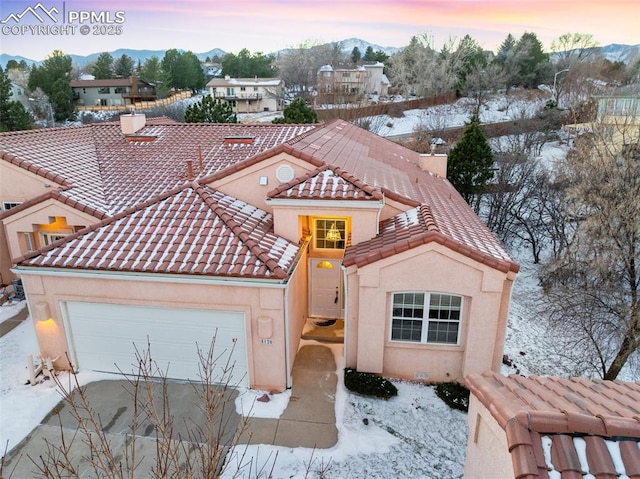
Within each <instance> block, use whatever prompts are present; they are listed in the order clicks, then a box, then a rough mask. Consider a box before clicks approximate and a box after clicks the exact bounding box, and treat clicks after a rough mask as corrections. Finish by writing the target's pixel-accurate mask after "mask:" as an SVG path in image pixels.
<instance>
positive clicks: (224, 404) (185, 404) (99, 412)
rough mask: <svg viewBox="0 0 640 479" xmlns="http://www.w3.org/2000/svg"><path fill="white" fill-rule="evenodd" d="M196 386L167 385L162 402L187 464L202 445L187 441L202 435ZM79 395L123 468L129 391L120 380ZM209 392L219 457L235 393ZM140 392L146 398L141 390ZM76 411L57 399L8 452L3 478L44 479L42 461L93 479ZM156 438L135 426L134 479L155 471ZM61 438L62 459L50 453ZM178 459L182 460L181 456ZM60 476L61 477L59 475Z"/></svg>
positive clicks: (231, 425) (149, 427)
mask: <svg viewBox="0 0 640 479" xmlns="http://www.w3.org/2000/svg"><path fill="white" fill-rule="evenodd" d="M197 387H200V388H202V386H201V385H200V384H195V385H192V384H188V383H184V382H168V383H167V397H168V398H169V401H168V404H169V405H170V412H171V415H172V416H173V435H172V438H173V439H179V438H181V439H183V440H185V441H188V442H190V443H189V444H187V447H186V450H187V451H188V454H189V457H190V458H191V459H192V460H194V459H195V457H196V455H197V447H196V444H197V443H200V442H204V441H202V440H198V439H202V438H203V436H201V435H200V436H197V437H195V438H194V437H193V434H194V431H195V432H196V433H198V434H199V433H200V432H203V428H204V427H205V424H206V423H207V420H206V415H205V411H204V410H203V407H202V404H203V401H202V400H201V399H199V396H198V394H197V393H196V388H197ZM153 388H154V391H153V394H154V397H155V400H154V404H155V405H156V408H158V414H159V415H160V417H162V414H163V413H162V407H163V401H162V397H163V394H162V385H161V383H154V384H153ZM85 391H86V393H85V396H86V398H87V402H88V404H89V405H90V407H91V408H92V410H93V411H94V412H95V413H96V414H94V416H95V417H96V418H97V419H98V420H99V427H98V428H99V429H100V428H101V429H102V431H103V432H104V433H105V437H106V438H107V439H108V442H109V443H110V445H111V447H110V449H111V450H112V451H113V457H114V461H115V462H116V463H122V464H125V463H126V462H125V461H126V454H127V453H130V451H131V447H130V443H131V432H132V431H131V425H132V423H133V420H134V416H135V408H134V401H133V399H132V391H133V387H132V386H131V385H130V384H129V383H128V381H126V380H114V381H109V380H106V381H97V382H94V383H90V384H88V385H87V386H86V387H85ZM215 393H216V394H217V396H216V397H218V398H219V399H218V400H217V401H218V406H217V408H216V413H215V416H214V427H213V428H212V429H213V430H214V431H215V432H214V433H215V436H216V437H219V438H220V441H219V442H220V444H221V445H222V446H223V447H222V448H221V449H220V451H219V453H220V454H223V455H224V454H226V446H228V445H230V444H231V442H232V440H233V437H234V435H235V434H236V430H237V429H238V424H239V422H240V416H239V415H238V414H237V413H236V412H235V405H234V400H235V398H236V396H237V394H238V393H237V391H235V390H233V389H229V390H227V391H224V392H223V391H222V390H221V389H217V390H215ZM141 394H143V395H144V394H146V391H142V392H141ZM74 397H75V398H76V400H78V401H80V398H79V395H77V394H76V395H75V396H74ZM144 397H145V398H146V397H148V396H144ZM146 403H148V401H146ZM79 411H80V413H79V414H77V413H74V411H73V408H72V407H71V406H70V405H69V403H68V402H67V401H64V400H63V401H61V402H60V403H59V404H58V405H57V406H56V407H55V408H54V409H53V410H52V411H51V412H50V413H49V414H48V415H47V416H46V417H45V418H44V419H43V420H42V422H41V423H40V425H39V426H38V427H36V428H35V429H34V430H33V431H32V432H31V433H30V434H29V435H28V436H27V437H26V438H25V439H24V440H23V441H21V442H20V443H19V444H18V445H17V446H16V447H15V448H13V449H12V450H11V451H10V452H9V453H8V455H7V458H6V460H5V464H4V470H3V473H4V475H5V477H13V478H26V477H29V478H31V477H44V476H43V475H42V474H41V469H39V468H38V466H36V464H38V465H39V466H41V467H42V466H43V461H44V462H46V463H48V464H49V465H50V466H51V465H54V464H55V465H56V466H55V467H58V468H59V469H58V470H62V469H61V468H62V467H63V464H65V463H71V464H73V466H74V468H75V471H76V472H77V473H78V475H79V476H80V477H94V475H95V472H94V469H93V467H92V465H91V463H90V460H89V458H90V457H91V452H90V448H89V446H88V442H89V440H88V437H87V435H85V434H82V433H79V432H78V424H79V422H78V417H80V418H82V419H83V420H87V419H88V417H89V414H88V413H87V412H86V410H83V409H82V408H81V409H79ZM88 429H89V430H91V431H95V429H96V428H94V427H93V426H89V428H88ZM156 434H157V431H156V427H155V425H154V424H153V423H152V422H151V421H149V420H144V421H141V423H140V425H139V426H138V427H137V431H136V446H135V461H136V462H139V464H138V466H137V468H136V477H152V474H151V470H152V468H153V469H156V470H157V464H156V457H157V441H156ZM62 436H64V440H65V444H67V445H70V446H69V447H68V448H67V449H68V450H69V451H70V452H69V455H68V459H65V458H64V457H62V456H61V455H60V454H59V453H58V452H56V451H55V450H54V448H59V447H61V445H62ZM95 438H96V435H92V437H91V440H93V441H95ZM192 441H193V443H191V442H192ZM210 455H211V453H210V454H209V456H210ZM94 457H95V455H94ZM222 457H224V456H222ZM47 458H49V459H47ZM53 458H55V460H53ZM181 460H184V457H183V458H182V459H181ZM34 462H35V463H36V464H34ZM67 472H68V471H67ZM66 475H67V474H62V476H63V477H65V476H66Z"/></svg>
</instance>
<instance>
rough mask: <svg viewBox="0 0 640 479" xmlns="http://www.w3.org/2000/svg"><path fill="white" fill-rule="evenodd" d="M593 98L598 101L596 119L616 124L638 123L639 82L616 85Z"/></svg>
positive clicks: (639, 111) (639, 109)
mask: <svg viewBox="0 0 640 479" xmlns="http://www.w3.org/2000/svg"><path fill="white" fill-rule="evenodd" d="M593 98H594V99H595V100H596V101H597V102H598V115H597V121H599V122H602V123H610V124H618V125H637V124H640V84H635V85H628V86H624V87H618V88H615V89H612V90H611V91H610V92H609V93H607V94H602V95H596V96H594V97H593Z"/></svg>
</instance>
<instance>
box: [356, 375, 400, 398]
mask: <svg viewBox="0 0 640 479" xmlns="http://www.w3.org/2000/svg"><path fill="white" fill-rule="evenodd" d="M344 385H345V386H346V388H347V389H348V390H349V391H352V392H354V393H358V394H362V395H363V396H373V397H377V398H382V399H389V398H390V397H393V396H397V395H398V389H397V388H396V387H395V386H394V385H393V384H391V382H390V381H388V380H386V379H385V378H381V377H380V376H377V375H375V374H372V373H362V372H359V371H356V370H355V369H352V368H345V370H344Z"/></svg>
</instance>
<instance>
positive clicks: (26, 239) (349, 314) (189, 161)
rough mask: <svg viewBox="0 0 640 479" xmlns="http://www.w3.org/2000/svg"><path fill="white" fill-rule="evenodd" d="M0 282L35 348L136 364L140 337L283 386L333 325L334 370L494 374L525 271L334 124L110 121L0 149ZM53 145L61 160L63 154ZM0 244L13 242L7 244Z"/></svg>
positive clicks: (432, 164)
mask: <svg viewBox="0 0 640 479" xmlns="http://www.w3.org/2000/svg"><path fill="white" fill-rule="evenodd" d="M0 139H1V142H0V144H1V145H2V151H0V169H1V171H0V174H1V177H2V184H1V186H0V200H1V201H2V202H3V203H4V204H5V205H6V206H7V207H8V208H10V209H7V211H5V212H3V213H1V214H0V222H1V223H2V229H1V234H2V235H4V237H3V238H1V239H2V241H0V244H2V245H6V246H5V248H3V249H5V250H6V251H5V252H4V253H2V254H3V256H2V258H3V265H4V267H3V273H4V271H5V270H6V269H7V268H8V267H9V265H10V264H11V263H10V262H9V260H8V258H13V260H12V263H13V264H14V265H15V266H14V268H13V271H14V272H15V273H16V274H17V275H19V276H20V278H21V279H22V282H23V285H24V289H25V291H26V294H27V298H28V304H29V309H30V311H31V316H32V319H33V321H34V324H35V329H36V332H37V336H38V341H39V345H40V351H41V354H42V355H44V356H50V357H52V358H54V359H55V364H56V365H57V366H58V367H68V366H69V364H68V363H67V360H66V356H65V355H66V354H68V355H69V358H70V360H71V362H72V364H73V365H74V366H75V367H77V368H79V369H85V370H86V369H89V370H100V371H116V370H117V367H120V368H124V369H125V370H128V369H127V368H129V366H130V365H131V364H132V363H135V359H134V358H133V343H135V344H136V345H137V346H138V347H139V348H144V347H145V346H146V344H147V338H149V341H151V347H152V355H153V357H154V358H155V359H156V360H158V361H159V363H160V364H161V365H162V367H166V366H167V365H169V373H168V374H169V377H174V378H180V379H185V378H192V379H193V378H197V374H198V365H197V361H196V357H195V356H196V355H195V343H196V342H197V343H198V345H199V346H200V347H201V348H208V346H209V342H210V341H211V338H212V337H214V336H215V335H216V331H217V338H216V343H215V347H216V354H218V353H220V354H222V352H224V351H225V350H227V351H229V350H231V349H233V354H232V360H233V361H234V362H235V364H236V371H237V373H238V374H239V375H240V376H241V377H243V378H244V379H243V382H244V384H247V385H249V386H251V387H253V388H259V389H265V390H283V389H285V388H287V387H290V386H291V367H292V364H293V361H294V359H295V355H296V352H297V350H298V345H299V342H300V338H301V334H302V332H303V329H304V328H305V326H306V325H307V324H308V323H309V322H312V321H316V320H318V319H320V320H321V322H323V321H328V320H332V321H333V320H335V321H337V323H336V324H337V325H342V324H344V337H345V338H346V339H345V344H344V346H345V361H346V366H349V367H354V368H357V369H358V370H361V371H369V372H373V373H378V374H383V375H386V376H395V377H403V378H410V379H416V378H417V379H422V380H427V381H433V382H437V381H455V380H458V381H462V380H463V377H464V376H465V375H467V374H470V373H479V372H482V371H485V370H494V371H497V370H499V367H500V363H501V358H502V345H503V341H504V336H505V332H506V324H507V314H508V309H509V300H510V295H511V288H512V285H513V281H514V280H515V277H516V274H517V271H518V265H517V264H516V263H515V262H514V261H513V260H512V259H511V258H510V257H509V255H508V254H507V252H506V251H505V249H504V248H503V246H502V245H501V244H500V242H499V241H498V240H497V239H496V237H495V236H494V235H493V234H492V233H491V232H490V231H489V230H488V228H487V227H486V226H485V225H484V224H483V223H482V221H481V220H480V219H479V218H478V217H477V216H476V215H475V214H474V212H473V210H472V209H471V208H469V206H468V205H467V204H466V203H465V201H464V200H463V199H462V197H461V196H460V195H459V194H458V193H457V192H456V190H455V189H454V188H453V186H452V185H451V184H450V183H449V182H448V181H447V180H446V179H445V175H446V156H444V155H433V156H431V155H420V154H418V153H416V152H413V151H411V150H408V149H406V148H404V147H402V146H400V145H398V144H395V143H393V142H391V141H389V140H386V139H384V138H381V137H378V136H377V135H375V134H373V133H370V132H368V131H365V130H362V129H360V128H358V127H356V126H354V125H352V124H350V123H347V122H345V121H342V120H335V121H333V122H331V123H328V124H321V125H286V124H283V125H274V124H252V125H242V124H226V125H219V124H218V125H216V124H175V123H174V124H170V123H169V122H167V121H166V120H158V119H150V120H147V119H146V118H145V116H144V115H140V114H132V115H122V116H121V122H120V124H118V123H102V124H91V125H85V126H81V127H72V128H57V129H46V130H33V131H27V132H15V133H6V134H2V135H0ZM61 145H62V146H61ZM7 246H8V248H7Z"/></svg>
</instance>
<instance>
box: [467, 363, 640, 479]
mask: <svg viewBox="0 0 640 479" xmlns="http://www.w3.org/2000/svg"><path fill="white" fill-rule="evenodd" d="M467 385H468V386H469V389H470V390H471V392H472V393H473V394H474V395H475V396H476V397H477V398H478V399H479V400H480V402H481V403H482V404H483V405H484V406H485V407H486V408H487V409H488V410H489V411H490V412H491V414H492V416H493V417H494V418H495V419H496V421H497V422H498V424H499V425H500V426H501V427H502V428H503V429H504V430H505V434H506V437H507V443H508V447H509V451H510V453H511V458H512V462H513V471H514V476H513V477H515V478H518V479H521V478H522V479H534V478H543V479H556V478H558V479H559V478H563V479H564V478H582V477H591V478H596V479H601V478H607V479H609V478H621V479H623V478H640V383H625V382H621V381H603V380H587V379H582V378H572V379H561V378H556V377H537V376H530V377H527V378H525V377H522V376H516V375H511V376H508V377H505V376H502V375H500V374H497V373H493V372H487V373H483V374H482V375H478V374H474V375H469V376H468V377H467Z"/></svg>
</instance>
